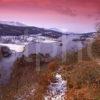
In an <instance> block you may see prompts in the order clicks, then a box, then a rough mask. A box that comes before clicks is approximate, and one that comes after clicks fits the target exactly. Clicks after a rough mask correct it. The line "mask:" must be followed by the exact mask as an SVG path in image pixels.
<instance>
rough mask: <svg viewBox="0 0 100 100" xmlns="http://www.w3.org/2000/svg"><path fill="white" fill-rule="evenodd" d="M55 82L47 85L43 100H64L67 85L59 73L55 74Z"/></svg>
mask: <svg viewBox="0 0 100 100" xmlns="http://www.w3.org/2000/svg"><path fill="white" fill-rule="evenodd" d="M55 81H56V82H54V83H51V84H50V85H49V87H48V91H47V95H46V96H45V97H44V99H45V100H64V95H65V92H66V90H67V87H66V84H67V83H66V81H65V80H63V79H62V76H61V75H60V74H59V73H57V74H56V76H55Z"/></svg>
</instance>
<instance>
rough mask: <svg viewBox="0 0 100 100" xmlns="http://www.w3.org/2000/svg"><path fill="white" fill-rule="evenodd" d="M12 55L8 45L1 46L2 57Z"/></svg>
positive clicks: (0, 56) (0, 55) (0, 53)
mask: <svg viewBox="0 0 100 100" xmlns="http://www.w3.org/2000/svg"><path fill="white" fill-rule="evenodd" d="M9 56H11V50H10V49H9V48H8V47H6V46H0V58H2V57H9Z"/></svg>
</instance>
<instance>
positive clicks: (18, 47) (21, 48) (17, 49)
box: [0, 43, 25, 52]
mask: <svg viewBox="0 0 100 100" xmlns="http://www.w3.org/2000/svg"><path fill="white" fill-rule="evenodd" d="M0 46H7V47H8V48H9V49H10V50H12V51H15V52H23V51H24V48H25V45H19V44H10V43H9V44H6V43H0Z"/></svg>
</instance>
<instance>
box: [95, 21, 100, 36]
mask: <svg viewBox="0 0 100 100" xmlns="http://www.w3.org/2000/svg"><path fill="white" fill-rule="evenodd" d="M96 31H97V35H98V36H100V22H98V23H96Z"/></svg>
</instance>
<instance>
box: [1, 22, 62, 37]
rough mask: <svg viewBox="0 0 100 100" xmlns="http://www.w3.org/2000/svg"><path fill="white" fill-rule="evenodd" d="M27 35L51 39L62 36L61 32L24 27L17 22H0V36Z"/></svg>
mask: <svg viewBox="0 0 100 100" xmlns="http://www.w3.org/2000/svg"><path fill="white" fill-rule="evenodd" d="M28 34H34V35H35V34H39V35H42V36H49V37H53V38H58V37H60V36H62V33H61V32H59V31H55V30H51V29H44V28H38V27H33V26H26V25H24V24H22V23H19V22H7V21H0V35H8V36H14V35H15V36H19V35H28Z"/></svg>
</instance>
